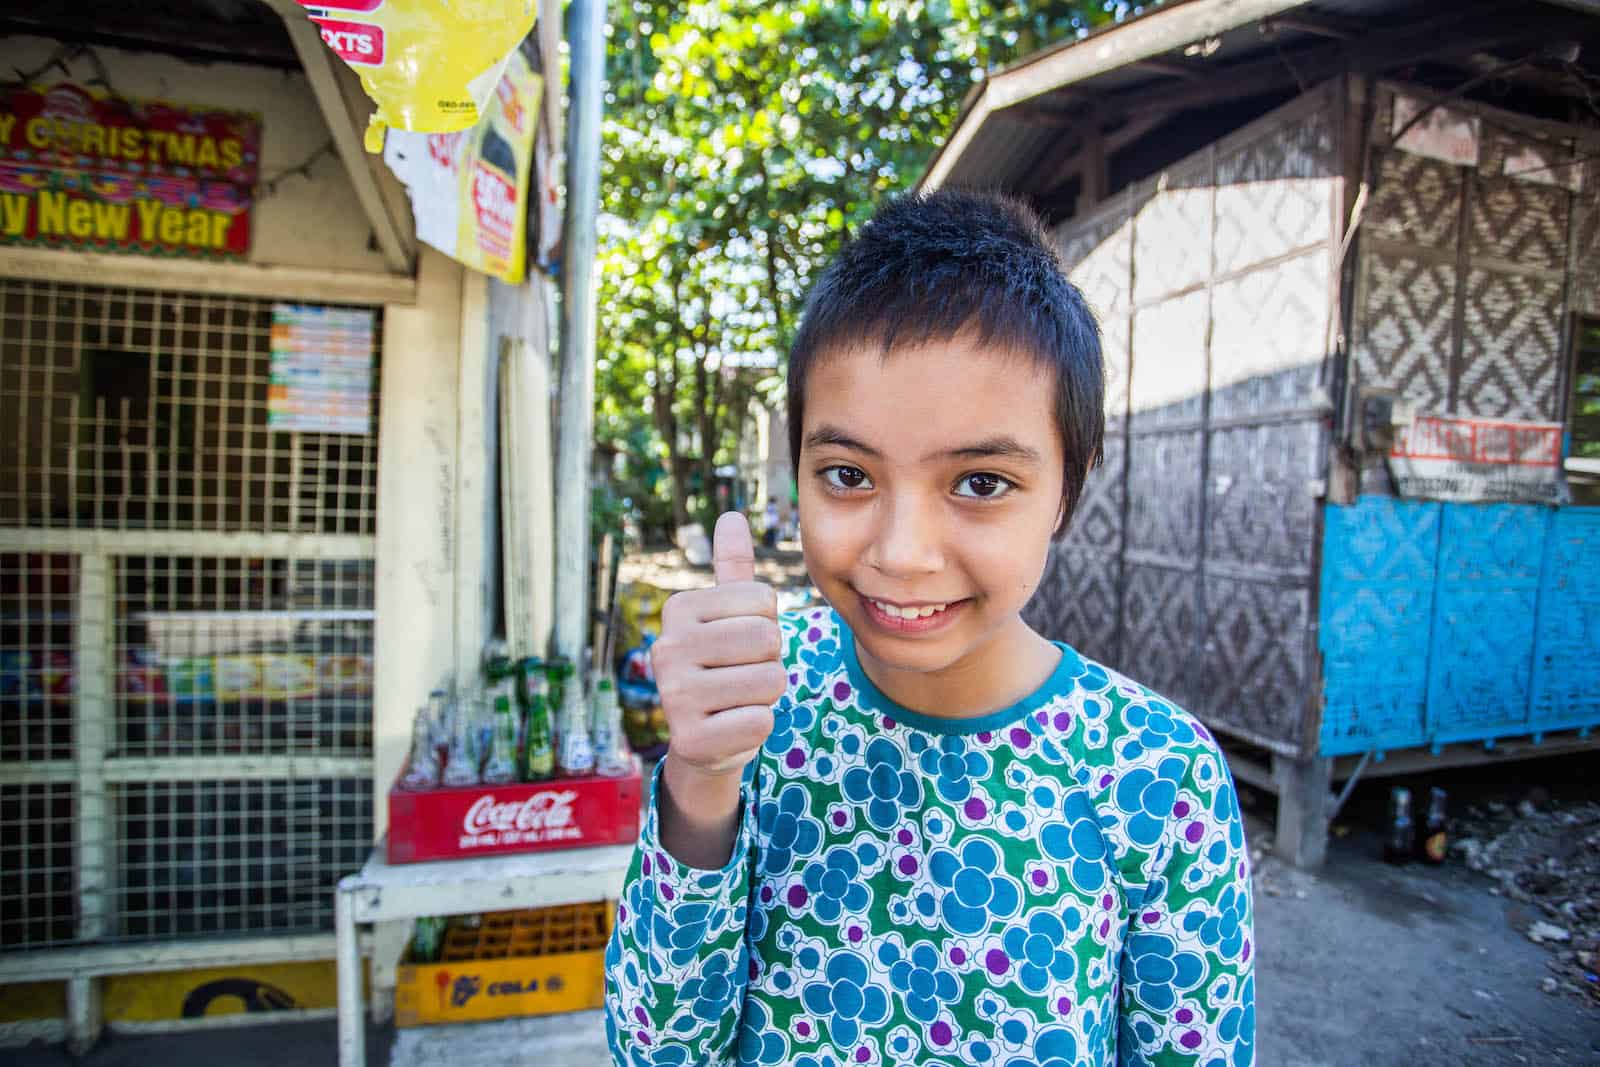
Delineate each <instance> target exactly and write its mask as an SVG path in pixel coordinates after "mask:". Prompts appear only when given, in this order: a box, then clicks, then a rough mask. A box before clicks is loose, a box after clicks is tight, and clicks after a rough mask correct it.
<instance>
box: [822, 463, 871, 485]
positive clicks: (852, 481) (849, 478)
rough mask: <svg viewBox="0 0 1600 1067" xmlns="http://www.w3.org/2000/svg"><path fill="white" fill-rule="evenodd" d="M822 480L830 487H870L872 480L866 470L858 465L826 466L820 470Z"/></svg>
mask: <svg viewBox="0 0 1600 1067" xmlns="http://www.w3.org/2000/svg"><path fill="white" fill-rule="evenodd" d="M822 480H823V481H825V482H827V483H828V486H829V488H832V489H871V488H872V481H871V479H869V478H868V477H867V472H866V471H864V470H862V469H860V468H859V467H844V466H839V467H827V468H824V469H823V471H822Z"/></svg>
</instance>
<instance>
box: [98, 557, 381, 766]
mask: <svg viewBox="0 0 1600 1067" xmlns="http://www.w3.org/2000/svg"><path fill="white" fill-rule="evenodd" d="M116 562H117V580H116V589H117V592H118V596H117V604H118V605H119V614H118V619H117V627H116V650H115V655H116V659H117V663H118V673H117V685H116V705H117V733H116V738H117V740H116V746H117V751H118V752H119V754H122V755H127V756H150V757H157V756H192V755H263V754H279V753H321V754H324V755H346V756H357V755H365V754H367V753H370V752H371V750H372V636H373V613H372V610H371V605H372V603H373V571H374V564H373V562H372V561H371V560H336V561H329V560H289V559H260V558H250V559H237V558H211V557H194V556H127V557H119V558H118V559H117V561H116Z"/></svg>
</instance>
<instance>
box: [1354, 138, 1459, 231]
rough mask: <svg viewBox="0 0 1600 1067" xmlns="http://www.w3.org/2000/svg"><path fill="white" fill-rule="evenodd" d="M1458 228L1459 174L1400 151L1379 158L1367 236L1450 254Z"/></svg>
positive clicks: (1447, 166) (1365, 224)
mask: <svg viewBox="0 0 1600 1067" xmlns="http://www.w3.org/2000/svg"><path fill="white" fill-rule="evenodd" d="M1460 222H1461V170H1460V168H1458V167H1453V166H1451V165H1450V164H1448V163H1443V162H1440V161H1439V160H1437V159H1429V158H1427V157H1426V156H1418V155H1413V154H1411V153H1410V152H1406V151H1402V150H1400V149H1393V150H1390V151H1387V152H1384V153H1383V159H1382V163H1381V164H1380V165H1379V167H1378V181H1377V186H1376V188H1375V189H1374V190H1373V193H1372V200H1371V203H1369V204H1368V205H1367V217H1366V222H1365V223H1364V224H1363V229H1364V230H1365V231H1366V232H1367V233H1369V234H1371V235H1373V236H1375V237H1387V238H1389V239H1390V240H1395V241H1405V242H1407V243H1409V244H1416V245H1422V246H1424V247H1427V248H1438V249H1443V250H1446V251H1451V252H1453V251H1454V250H1455V247H1456V236H1457V229H1458V228H1459V225H1460Z"/></svg>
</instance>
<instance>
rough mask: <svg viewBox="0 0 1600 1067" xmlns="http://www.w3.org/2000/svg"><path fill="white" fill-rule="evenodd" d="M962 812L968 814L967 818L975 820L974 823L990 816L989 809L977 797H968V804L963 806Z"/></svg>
mask: <svg viewBox="0 0 1600 1067" xmlns="http://www.w3.org/2000/svg"><path fill="white" fill-rule="evenodd" d="M961 810H962V811H964V812H966V813H967V818H969V819H971V820H973V821H974V822H976V821H977V820H979V819H981V818H983V817H984V816H985V815H987V814H989V809H988V807H987V806H986V805H985V804H984V802H983V801H981V800H979V799H978V798H977V797H968V798H967V802H966V803H965V804H964V805H962V807H961Z"/></svg>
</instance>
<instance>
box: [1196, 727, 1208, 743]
mask: <svg viewBox="0 0 1600 1067" xmlns="http://www.w3.org/2000/svg"><path fill="white" fill-rule="evenodd" d="M1194 732H1195V733H1197V734H1199V735H1200V736H1201V737H1202V738H1203V739H1205V740H1207V741H1209V740H1211V732H1210V731H1209V730H1207V729H1206V728H1205V727H1204V726H1201V725H1200V724H1199V723H1195V724H1194Z"/></svg>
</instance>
